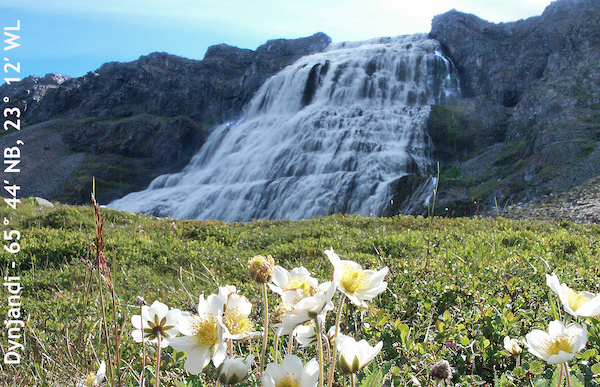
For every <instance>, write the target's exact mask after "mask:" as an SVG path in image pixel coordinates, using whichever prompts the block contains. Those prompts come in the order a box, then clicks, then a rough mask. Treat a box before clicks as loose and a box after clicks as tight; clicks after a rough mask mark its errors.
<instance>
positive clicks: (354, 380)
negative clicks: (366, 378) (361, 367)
mask: <svg viewBox="0 0 600 387" xmlns="http://www.w3.org/2000/svg"><path fill="white" fill-rule="evenodd" d="M350 385H351V386H352V387H356V379H355V378H354V373H352V374H350Z"/></svg>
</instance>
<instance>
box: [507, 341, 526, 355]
mask: <svg viewBox="0 0 600 387" xmlns="http://www.w3.org/2000/svg"><path fill="white" fill-rule="evenodd" d="M504 349H506V350H507V351H508V352H509V353H510V354H511V355H513V356H519V355H520V354H521V352H523V349H522V348H521V346H520V345H519V340H517V339H511V338H510V337H508V336H504Z"/></svg>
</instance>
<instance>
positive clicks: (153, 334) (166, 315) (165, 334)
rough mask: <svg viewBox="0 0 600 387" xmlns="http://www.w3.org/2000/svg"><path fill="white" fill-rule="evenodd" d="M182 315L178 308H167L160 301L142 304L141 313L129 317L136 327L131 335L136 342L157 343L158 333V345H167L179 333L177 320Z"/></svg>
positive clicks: (163, 346)
mask: <svg viewBox="0 0 600 387" xmlns="http://www.w3.org/2000/svg"><path fill="white" fill-rule="evenodd" d="M183 315H187V313H182V312H181V311H180V310H179V309H169V307H168V306H167V305H165V304H163V303H162V302H159V301H154V303H152V305H150V306H148V305H144V306H142V314H141V315H139V314H138V315H135V316H132V317H131V324H133V327H134V328H136V330H135V331H133V332H132V333H131V337H132V338H133V339H134V340H135V341H136V342H138V343H141V342H142V340H143V341H148V342H150V343H157V342H158V336H159V335H160V346H161V347H162V348H166V347H168V346H169V340H171V338H172V337H174V336H176V335H177V333H179V328H178V322H179V320H180V318H181V317H182V316H183Z"/></svg>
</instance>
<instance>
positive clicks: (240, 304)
mask: <svg viewBox="0 0 600 387" xmlns="http://www.w3.org/2000/svg"><path fill="white" fill-rule="evenodd" d="M229 309H237V310H238V311H239V312H240V313H241V314H243V315H244V316H248V315H249V314H250V313H251V312H252V304H251V303H250V301H248V299H247V298H246V297H244V296H242V295H239V294H231V295H230V296H229V299H228V300H227V310H229Z"/></svg>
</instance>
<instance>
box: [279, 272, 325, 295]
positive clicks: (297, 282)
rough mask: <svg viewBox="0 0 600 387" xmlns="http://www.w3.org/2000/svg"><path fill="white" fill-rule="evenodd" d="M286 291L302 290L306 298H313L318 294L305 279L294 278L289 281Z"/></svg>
mask: <svg viewBox="0 0 600 387" xmlns="http://www.w3.org/2000/svg"><path fill="white" fill-rule="evenodd" d="M285 288H286V289H294V288H295V289H302V291H303V292H304V295H305V297H312V296H314V295H315V293H316V292H317V289H316V288H315V287H314V286H312V285H311V283H310V282H309V281H308V279H307V278H305V277H300V276H294V277H291V278H290V279H289V281H288V282H287V284H286V285H285Z"/></svg>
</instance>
